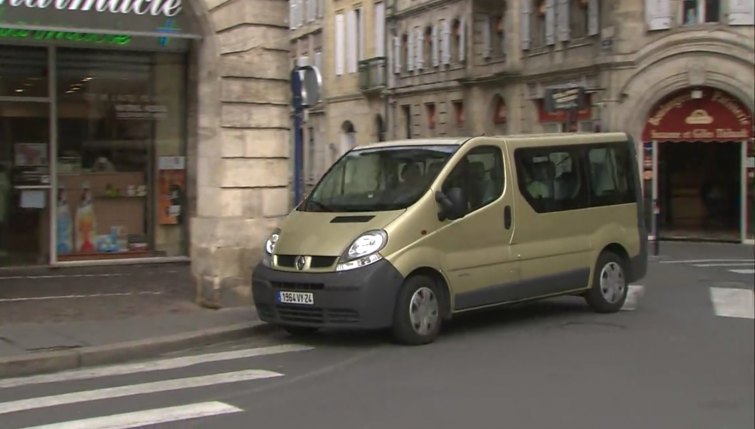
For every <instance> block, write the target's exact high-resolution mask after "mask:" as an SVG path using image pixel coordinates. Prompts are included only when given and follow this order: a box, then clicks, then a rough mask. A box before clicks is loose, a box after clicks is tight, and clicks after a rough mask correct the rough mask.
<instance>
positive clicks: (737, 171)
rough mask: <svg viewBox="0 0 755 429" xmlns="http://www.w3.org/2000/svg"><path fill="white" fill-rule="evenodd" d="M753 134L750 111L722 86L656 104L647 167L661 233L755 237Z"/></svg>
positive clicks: (648, 126)
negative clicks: (754, 227)
mask: <svg viewBox="0 0 755 429" xmlns="http://www.w3.org/2000/svg"><path fill="white" fill-rule="evenodd" d="M752 133H753V124H752V112H750V110H749V109H748V108H747V107H745V105H744V104H743V103H742V102H741V101H740V100H738V99H736V98H735V97H733V96H731V95H730V94H728V93H726V92H724V91H721V90H719V89H716V88H711V87H694V88H685V89H682V90H678V91H675V92H673V93H671V94H669V95H667V96H666V97H664V98H663V99H662V100H660V101H659V102H658V103H657V104H656V105H655V106H654V107H653V108H652V109H651V111H650V114H649V115H648V117H647V119H646V121H645V126H644V130H643V133H642V140H643V142H644V152H645V162H644V163H643V165H644V168H645V170H646V171H645V177H646V179H650V180H649V181H648V182H646V183H649V184H650V189H648V190H649V191H650V192H651V193H652V195H653V197H654V199H655V200H656V206H657V207H658V208H659V209H660V213H659V217H658V223H657V233H658V235H659V237H660V238H662V239H695V240H714V241H743V240H746V239H747V238H748V237H752V213H751V211H752V210H749V211H748V206H750V207H751V205H752V202H753V199H752V198H753V195H752V192H753V187H752V180H753V178H752V176H753V171H755V169H754V168H753V167H755V165H752V156H753V153H752V147H751V146H752V145H751V141H752ZM748 150H749V151H750V152H749V154H748ZM748 194H749V195H748ZM748 230H749V231H748Z"/></svg>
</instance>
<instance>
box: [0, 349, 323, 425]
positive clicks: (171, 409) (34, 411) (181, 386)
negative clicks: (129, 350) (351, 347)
mask: <svg viewBox="0 0 755 429" xmlns="http://www.w3.org/2000/svg"><path fill="white" fill-rule="evenodd" d="M308 350H312V347H308V346H303V345H298V344H284V345H276V346H270V347H257V348H249V349H242V350H232V351H226V352H218V353H205V354H199V355H191V356H183V357H174V358H166V359H159V360H153V361H149V362H144V363H133V364H122V365H112V366H107V367H98V368H92V369H82V370H74V371H66V372H60V373H54V374H44V375H36V376H29V377H19V378H9V379H0V427H1V428H3V429H6V428H8V429H9V428H37V429H39V428H55V429H73V428H76V429H94V428H108V429H113V428H137V427H145V426H151V425H157V424H165V423H171V422H181V421H187V420H195V419H209V418H211V417H215V416H221V415H226V414H234V413H240V412H243V411H244V410H243V409H242V408H240V407H238V406H237V405H234V404H229V403H225V402H220V401H212V400H210V401H197V402H194V401H187V402H188V403H182V404H174V403H171V404H167V406H165V407H158V408H152V407H148V409H135V410H128V411H127V412H118V413H114V414H106V415H100V413H99V412H97V411H93V412H92V413H93V414H94V415H82V414H83V413H82V411H81V407H83V408H84V409H89V410H91V409H92V408H87V405H91V403H95V402H96V403H97V404H101V403H102V402H103V401H114V403H116V405H114V406H115V407H116V408H117V409H119V410H120V409H122V408H123V407H124V406H125V407H127V408H128V406H129V405H130V404H132V403H134V404H138V403H141V402H139V401H129V400H128V398H138V397H141V396H146V395H152V394H159V393H167V392H179V391H186V390H188V389H201V388H209V387H212V386H223V385H229V384H233V383H244V382H255V381H262V380H268V379H275V378H279V377H284V376H285V374H283V373H281V372H278V371H274V370H270V369H241V370H236V371H228V370H226V371H218V372H211V373H204V372H205V371H206V368H203V367H199V368H196V369H197V370H196V371H191V373H190V374H189V375H188V376H182V377H173V378H171V374H173V373H175V371H176V370H181V369H183V370H184V371H183V372H184V373H185V372H186V369H187V368H189V367H198V366H200V365H205V364H212V363H221V362H224V361H236V362H241V361H243V362H244V363H246V360H247V359H253V358H257V357H261V356H268V355H275V354H283V353H293V352H304V351H308ZM192 369H194V368H192ZM171 371H174V372H173V373H171ZM144 374H147V375H148V380H149V381H146V382H132V383H124V384H118V381H117V380H119V379H121V380H122V379H123V378H124V377H132V379H133V377H134V376H137V377H138V376H140V375H144ZM163 377H166V378H164V379H162V378H163ZM82 380H88V383H90V384H92V383H96V386H95V387H92V388H89V389H81V388H76V387H75V386H79V385H80V384H79V383H80V382H81V381H82ZM142 380H143V378H142ZM61 386H62V389H63V391H61V390H62V389H61ZM67 386H73V387H71V388H70V389H71V390H67V389H68V387H67ZM14 389H15V390H17V391H19V392H20V394H21V395H22V396H25V397H23V398H21V399H14V396H13V392H14ZM30 389H32V390H30ZM30 391H31V392H45V393H46V392H55V393H50V394H35V393H32V394H31V397H30V394H29V392H30ZM9 395H10V396H9ZM159 397H160V398H172V395H161V396H159ZM3 401H4V402H3ZM118 401H120V402H118ZM66 406H69V407H77V406H78V407H80V408H78V409H77V410H76V413H67V414H66V415H76V416H77V417H81V418H77V419H74V420H64V421H50V422H47V421H42V422H39V421H38V420H37V419H38V418H39V417H40V416H44V415H45V413H43V412H42V411H43V410H46V409H50V408H53V407H66ZM95 410H99V408H95ZM24 413H26V415H25V414H24ZM29 415H31V416H33V417H34V420H35V422H34V423H33V424H32V425H31V426H29V425H28V424H27V423H23V422H26V421H28V420H24V417H28V416H29ZM19 416H21V417H19ZM40 423H41V424H40ZM34 424H36V426H35V425H34ZM210 426H212V425H210Z"/></svg>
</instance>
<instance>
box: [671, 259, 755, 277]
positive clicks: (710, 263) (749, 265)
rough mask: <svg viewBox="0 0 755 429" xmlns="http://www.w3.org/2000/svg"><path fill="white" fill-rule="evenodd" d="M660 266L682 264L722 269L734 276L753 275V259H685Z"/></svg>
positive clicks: (754, 267)
mask: <svg viewBox="0 0 755 429" xmlns="http://www.w3.org/2000/svg"><path fill="white" fill-rule="evenodd" d="M661 264H683V265H688V266H693V267H697V268H723V269H725V270H726V271H728V272H731V273H735V274H746V275H750V276H752V275H753V274H755V259H753V258H729V259H685V260H668V261H661Z"/></svg>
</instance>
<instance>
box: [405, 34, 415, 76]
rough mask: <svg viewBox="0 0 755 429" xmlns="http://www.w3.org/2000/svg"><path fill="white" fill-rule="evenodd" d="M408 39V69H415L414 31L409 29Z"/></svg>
mask: <svg viewBox="0 0 755 429" xmlns="http://www.w3.org/2000/svg"><path fill="white" fill-rule="evenodd" d="M406 37H407V39H406V69H407V70H409V71H413V70H414V32H413V31H411V30H409V32H408V33H407V36H406Z"/></svg>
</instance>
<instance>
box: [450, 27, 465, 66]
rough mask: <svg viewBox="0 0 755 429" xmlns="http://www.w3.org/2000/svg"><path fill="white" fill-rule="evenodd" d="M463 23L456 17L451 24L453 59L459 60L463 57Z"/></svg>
mask: <svg viewBox="0 0 755 429" xmlns="http://www.w3.org/2000/svg"><path fill="white" fill-rule="evenodd" d="M462 31H463V28H462V25H461V21H459V20H458V19H454V21H453V24H451V61H452V62H454V61H458V60H459V58H461V49H462Z"/></svg>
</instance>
